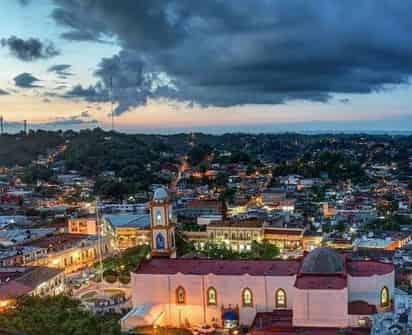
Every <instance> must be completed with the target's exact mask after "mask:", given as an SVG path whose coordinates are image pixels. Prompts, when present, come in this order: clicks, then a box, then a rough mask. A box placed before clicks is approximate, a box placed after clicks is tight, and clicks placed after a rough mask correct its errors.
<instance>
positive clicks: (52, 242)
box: [25, 234, 113, 273]
mask: <svg viewBox="0 0 412 335" xmlns="http://www.w3.org/2000/svg"><path fill="white" fill-rule="evenodd" d="M25 245H27V246H35V247H39V248H46V249H47V257H46V260H44V259H41V260H36V261H35V262H34V263H33V264H29V265H38V262H39V261H42V262H43V263H45V264H43V265H47V266H49V267H52V268H58V269H64V272H65V273H71V272H75V271H78V270H81V269H83V268H85V267H88V266H90V265H92V264H94V263H96V262H97V261H98V260H99V258H100V254H101V256H102V257H103V258H104V257H107V256H109V255H110V254H111V253H112V251H113V248H112V244H111V241H110V239H109V238H108V237H102V238H101V239H100V241H99V240H98V238H97V236H90V235H80V234H58V235H52V236H46V237H43V238H41V239H38V240H34V241H30V242H27V243H26V244H25Z"/></svg>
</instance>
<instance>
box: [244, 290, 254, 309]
mask: <svg viewBox="0 0 412 335" xmlns="http://www.w3.org/2000/svg"><path fill="white" fill-rule="evenodd" d="M242 305H243V306H253V294H252V291H251V290H250V289H249V288H245V289H244V290H243V291H242Z"/></svg>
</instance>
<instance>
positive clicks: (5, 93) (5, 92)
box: [0, 88, 10, 95]
mask: <svg viewBox="0 0 412 335" xmlns="http://www.w3.org/2000/svg"><path fill="white" fill-rule="evenodd" d="M9 94H10V93H9V92H7V91H5V90H2V89H1V88H0V95H9Z"/></svg>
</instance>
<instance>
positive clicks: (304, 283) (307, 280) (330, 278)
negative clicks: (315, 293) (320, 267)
mask: <svg viewBox="0 0 412 335" xmlns="http://www.w3.org/2000/svg"><path fill="white" fill-rule="evenodd" d="M346 286H347V278H346V276H345V275H342V274H304V275H300V276H299V277H298V278H296V282H295V287H296V288H298V289H301V290H342V289H344V288H345V287H346Z"/></svg>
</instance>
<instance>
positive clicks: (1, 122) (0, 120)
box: [0, 115, 4, 135]
mask: <svg viewBox="0 0 412 335" xmlns="http://www.w3.org/2000/svg"><path fill="white" fill-rule="evenodd" d="M3 134H4V119H3V115H1V116H0V135H3Z"/></svg>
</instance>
